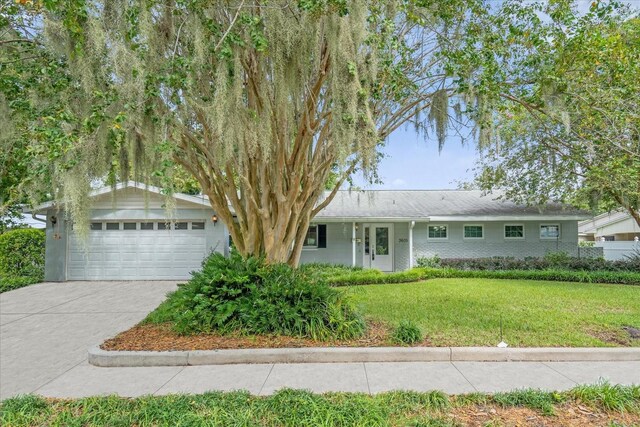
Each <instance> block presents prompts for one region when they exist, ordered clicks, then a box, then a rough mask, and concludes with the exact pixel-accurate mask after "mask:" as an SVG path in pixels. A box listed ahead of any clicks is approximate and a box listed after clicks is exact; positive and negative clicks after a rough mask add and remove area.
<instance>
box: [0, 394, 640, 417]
mask: <svg viewBox="0 0 640 427" xmlns="http://www.w3.org/2000/svg"><path fill="white" fill-rule="evenodd" d="M638 423H640V386H633V387H629V386H611V385H609V384H599V385H594V386H580V387H577V388H574V389H573V390H570V391H566V392H544V391H538V390H519V391H515V392H510V393H498V394H495V395H488V394H480V393H475V394H469V395H460V396H447V395H445V394H443V393H441V392H436V391H434V392H427V393H416V392H388V393H382V394H378V395H374V396H370V395H366V394H359V393H328V394H324V395H317V394H312V393H310V392H306V391H300V390H281V391H279V392H277V393H276V394H274V395H272V396H268V397H257V396H252V395H250V394H249V393H246V392H231V393H222V392H211V393H205V394H202V395H170V396H145V397H140V398H137V399H126V398H120V397H116V396H108V397H90V398H84V399H77V400H54V399H44V398H41V397H38V396H33V395H29V396H22V397H17V398H12V399H8V400H5V401H4V402H2V403H1V404H0V425H3V426H7V427H9V426H12V427H21V426H41V425H48V426H88V425H91V426H131V425H136V426H187V425H188V426H201V425H202V426H204V425H207V426H313V427H315V426H459V425H524V424H527V425H529V424H531V425H581V426H582V425H616V426H619V425H638Z"/></svg>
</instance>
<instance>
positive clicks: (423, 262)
mask: <svg viewBox="0 0 640 427" xmlns="http://www.w3.org/2000/svg"><path fill="white" fill-rule="evenodd" d="M440 261H441V259H440V257H439V256H438V255H434V256H432V257H426V256H423V257H418V258H416V263H417V264H418V267H426V268H439V267H440V265H441V264H440Z"/></svg>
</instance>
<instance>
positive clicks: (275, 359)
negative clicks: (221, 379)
mask: <svg viewBox="0 0 640 427" xmlns="http://www.w3.org/2000/svg"><path fill="white" fill-rule="evenodd" d="M461 361H465V362H585V361H589V362H594V361H607V362H622V361H640V348H494V347H306V348H257V349H240V350H194V351H107V350H102V349H101V348H100V347H99V346H95V347H92V348H90V349H89V363H90V364H92V365H94V366H102V367H133V366H194V365H230V364H245V363H355V362H461Z"/></svg>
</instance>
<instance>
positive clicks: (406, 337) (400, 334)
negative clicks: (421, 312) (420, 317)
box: [391, 320, 422, 345]
mask: <svg viewBox="0 0 640 427" xmlns="http://www.w3.org/2000/svg"><path fill="white" fill-rule="evenodd" d="M391 338H392V339H393V341H394V342H395V343H396V344H405V345H411V344H415V343H417V342H419V341H422V331H421V330H420V328H419V327H418V325H416V324H415V323H413V322H412V321H410V320H401V321H400V324H398V326H396V328H395V329H394V330H393V334H392V335H391Z"/></svg>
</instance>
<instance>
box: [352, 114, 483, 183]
mask: <svg viewBox="0 0 640 427" xmlns="http://www.w3.org/2000/svg"><path fill="white" fill-rule="evenodd" d="M383 151H384V153H385V154H386V155H387V157H386V158H384V159H382V161H381V162H380V167H379V175H380V178H381V179H382V181H383V184H378V185H370V184H367V183H365V182H364V180H362V179H361V178H360V177H356V182H355V183H356V184H357V185H358V186H360V187H362V188H364V189H372V190H373V189H376V190H381V189H382V190H429V189H445V188H456V187H458V182H459V181H462V182H464V181H472V180H473V170H472V169H473V167H474V164H475V161H476V159H477V156H478V154H477V151H476V147H475V143H474V142H473V141H468V142H467V143H466V144H465V145H462V143H461V142H460V139H459V138H454V137H450V138H448V139H447V141H446V143H445V145H444V148H443V149H442V152H441V153H438V143H437V141H436V140H435V137H434V138H429V139H428V140H426V141H425V139H424V138H423V137H422V136H418V135H417V134H416V132H415V131H414V130H413V129H412V128H411V127H409V128H408V129H403V128H401V129H398V130H397V131H396V132H394V133H393V134H392V135H391V136H390V137H389V139H388V142H387V144H386V146H385V147H384V149H383Z"/></svg>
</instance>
